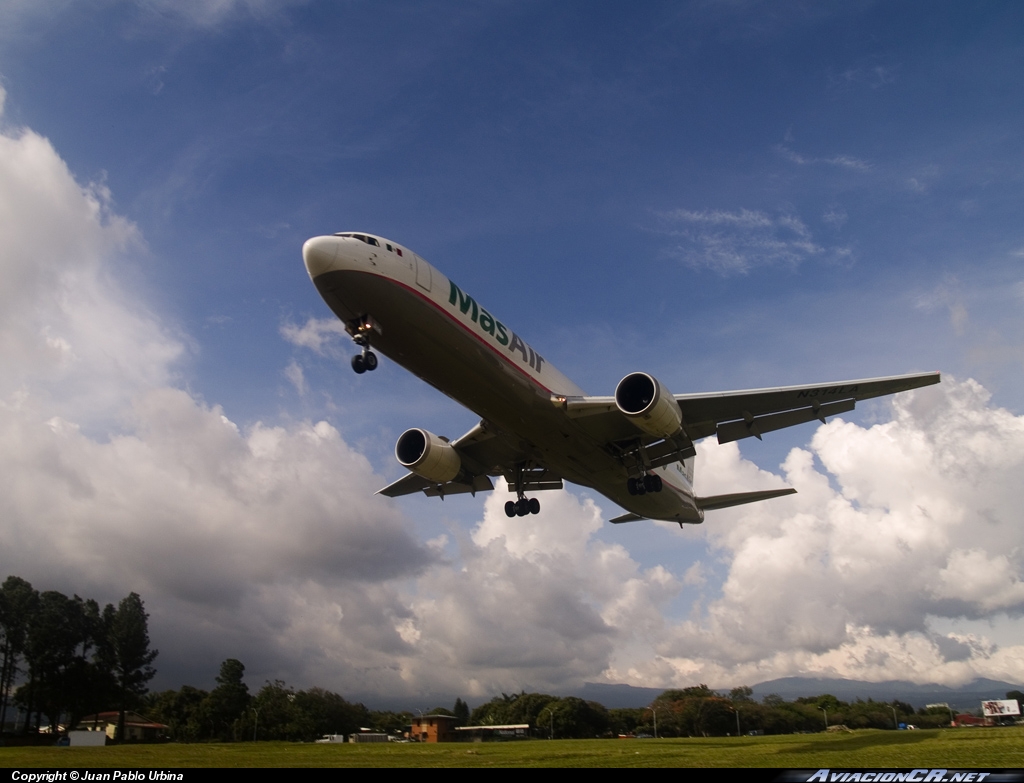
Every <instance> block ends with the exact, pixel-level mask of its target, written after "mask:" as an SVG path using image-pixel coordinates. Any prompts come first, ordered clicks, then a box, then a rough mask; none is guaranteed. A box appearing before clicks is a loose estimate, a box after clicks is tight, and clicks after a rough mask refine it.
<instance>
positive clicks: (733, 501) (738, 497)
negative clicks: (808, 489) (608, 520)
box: [612, 487, 796, 522]
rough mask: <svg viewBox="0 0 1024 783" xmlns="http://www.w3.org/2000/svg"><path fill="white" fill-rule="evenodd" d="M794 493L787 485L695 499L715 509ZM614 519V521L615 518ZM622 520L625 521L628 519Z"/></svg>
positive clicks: (698, 503)
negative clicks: (779, 487)
mask: <svg viewBox="0 0 1024 783" xmlns="http://www.w3.org/2000/svg"><path fill="white" fill-rule="evenodd" d="M793 494H796V490H795V489H793V488H792V487H787V488H786V489H764V490H760V491H758V492H733V493H732V494H730V495H711V496H710V497H706V498H694V501H695V502H696V503H697V508H699V509H703V510H704V511H715V510H716V509H720V508H731V507H732V506H742V505H743V504H745V503H756V502H757V501H759V500H771V499H772V498H781V497H782V496H783V495H793ZM612 521H613V522H614V521H615V520H612ZM622 521H623V522H625V521H626V520H622Z"/></svg>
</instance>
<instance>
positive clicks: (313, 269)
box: [302, 237, 338, 279]
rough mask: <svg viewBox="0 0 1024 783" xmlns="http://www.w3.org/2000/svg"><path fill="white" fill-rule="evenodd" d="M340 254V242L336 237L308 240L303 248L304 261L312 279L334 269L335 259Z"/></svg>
mask: <svg viewBox="0 0 1024 783" xmlns="http://www.w3.org/2000/svg"><path fill="white" fill-rule="evenodd" d="M337 253H338V240H337V239H335V238H334V237H313V238H312V239H307V240H306V242H305V244H304V245H303V246H302V260H303V261H305V262H306V271H307V272H309V277H310V279H312V278H314V277H316V276H317V275H322V274H323V273H324V272H329V271H331V269H332V268H333V267H334V258H335V256H336V255H337Z"/></svg>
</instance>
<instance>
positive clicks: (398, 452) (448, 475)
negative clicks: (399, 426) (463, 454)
mask: <svg viewBox="0 0 1024 783" xmlns="http://www.w3.org/2000/svg"><path fill="white" fill-rule="evenodd" d="M395 457H396V458H397V459H398V461H399V463H401V464H402V465H403V466H404V467H406V468H408V469H409V470H411V471H412V472H413V473H415V474H416V475H417V476H422V477H423V478H425V479H429V480H430V481H434V482H436V483H438V484H444V483H445V482H446V481H451V480H452V479H453V478H455V477H456V476H457V475H459V471H460V470H462V460H460V459H459V453H458V452H457V451H456V450H455V449H454V448H452V445H451V444H450V443H449V442H448V441H446V440H442V439H441V438H439V437H438V436H437V435H435V434H434V433H432V432H427V431H426V430H421V429H411V430H406V431H405V432H403V433H402V434H401V435H400V436H399V438H398V443H396V444H395Z"/></svg>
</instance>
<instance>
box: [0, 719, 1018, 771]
mask: <svg viewBox="0 0 1024 783" xmlns="http://www.w3.org/2000/svg"><path fill="white" fill-rule="evenodd" d="M0 766H3V767H77V768H79V769H82V768H89V767H119V768H129V767H131V768H148V767H162V768H168V767H492V766H493V767H531V766H541V767H559V766H565V767H606V766H612V767H670V766H678V767H717V766H723V767H788V768H808V767H810V768H820V767H947V768H953V767H1000V768H1002V767H1013V768H1020V767H1024V728H1022V727H1009V728H990V729H941V730H932V731H900V732H896V731H874V730H866V731H857V732H853V733H850V734H839V735H836V734H829V735H826V734H817V735H813V734H812V735H787V736H779V737H739V738H736V737H722V738H712V739H661V740H653V739H647V740H556V741H554V742H551V741H546V740H531V741H527V742H508V743H478V744H462V743H453V744H449V745H425V744H397V743H390V744H379V745H376V744H365V745H350V744H342V745H311V744H291V743H284V742H259V743H237V744H225V745H135V746H125V747H107V748H0Z"/></svg>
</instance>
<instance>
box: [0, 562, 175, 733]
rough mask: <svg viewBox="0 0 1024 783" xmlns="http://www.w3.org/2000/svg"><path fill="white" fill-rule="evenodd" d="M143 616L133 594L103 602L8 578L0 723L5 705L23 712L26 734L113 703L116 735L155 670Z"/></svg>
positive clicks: (0, 610) (0, 634)
mask: <svg viewBox="0 0 1024 783" xmlns="http://www.w3.org/2000/svg"><path fill="white" fill-rule="evenodd" d="M148 621H149V615H147V614H146V610H145V606H144V605H143V603H142V599H141V598H140V597H139V595H138V594H137V593H131V594H130V595H128V596H127V597H126V598H123V599H122V600H121V601H120V603H119V604H118V605H117V606H116V607H115V606H114V605H113V604H107V605H106V606H104V607H103V608H102V609H100V605H99V604H98V603H97V602H96V601H95V600H93V599H91V598H88V599H83V598H81V597H79V596H78V595H75V596H73V597H71V598H68V597H67V596H66V595H64V594H63V593H60V592H57V591H56V590H47V591H45V592H42V593H40V592H39V591H38V590H36V589H35V588H33V587H32V585H31V584H30V583H29V582H27V581H25V580H24V579H22V578H21V577H17V576H9V577H7V579H6V580H5V581H4V583H3V585H0V726H6V725H7V721H8V710H9V708H10V707H17V708H20V709H21V710H22V711H23V712H24V713H25V714H26V715H27V719H26V720H25V721H24V723H23V724H22V726H21V731H22V732H24V733H29V732H30V731H36V732H38V731H39V730H40V727H41V726H42V725H43V721H44V720H45V721H46V722H47V724H48V725H49V726H52V727H56V726H59V725H62V724H63V725H66V726H74V725H76V724H77V723H78V722H79V720H81V719H82V718H83V717H84V716H86V715H88V714H90V713H94V712H97V711H109V710H117V711H118V712H119V713H120V716H119V720H118V734H117V736H118V737H122V736H124V719H125V712H126V711H127V710H128V709H130V708H133V707H136V706H137V705H138V704H139V703H140V701H141V698H142V696H143V695H145V693H146V683H148V682H149V681H150V680H151V679H152V678H153V675H154V674H156V670H155V669H153V667H152V663H153V660H154V659H155V658H156V656H157V651H156V650H151V649H150V648H149V630H148ZM19 681H21V684H20V685H19V686H18V687H17V688H15V687H14V686H15V683H16V682H19ZM98 707H99V708H100V709H99V710H98V709H97V708H98ZM12 712H13V710H12Z"/></svg>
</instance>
